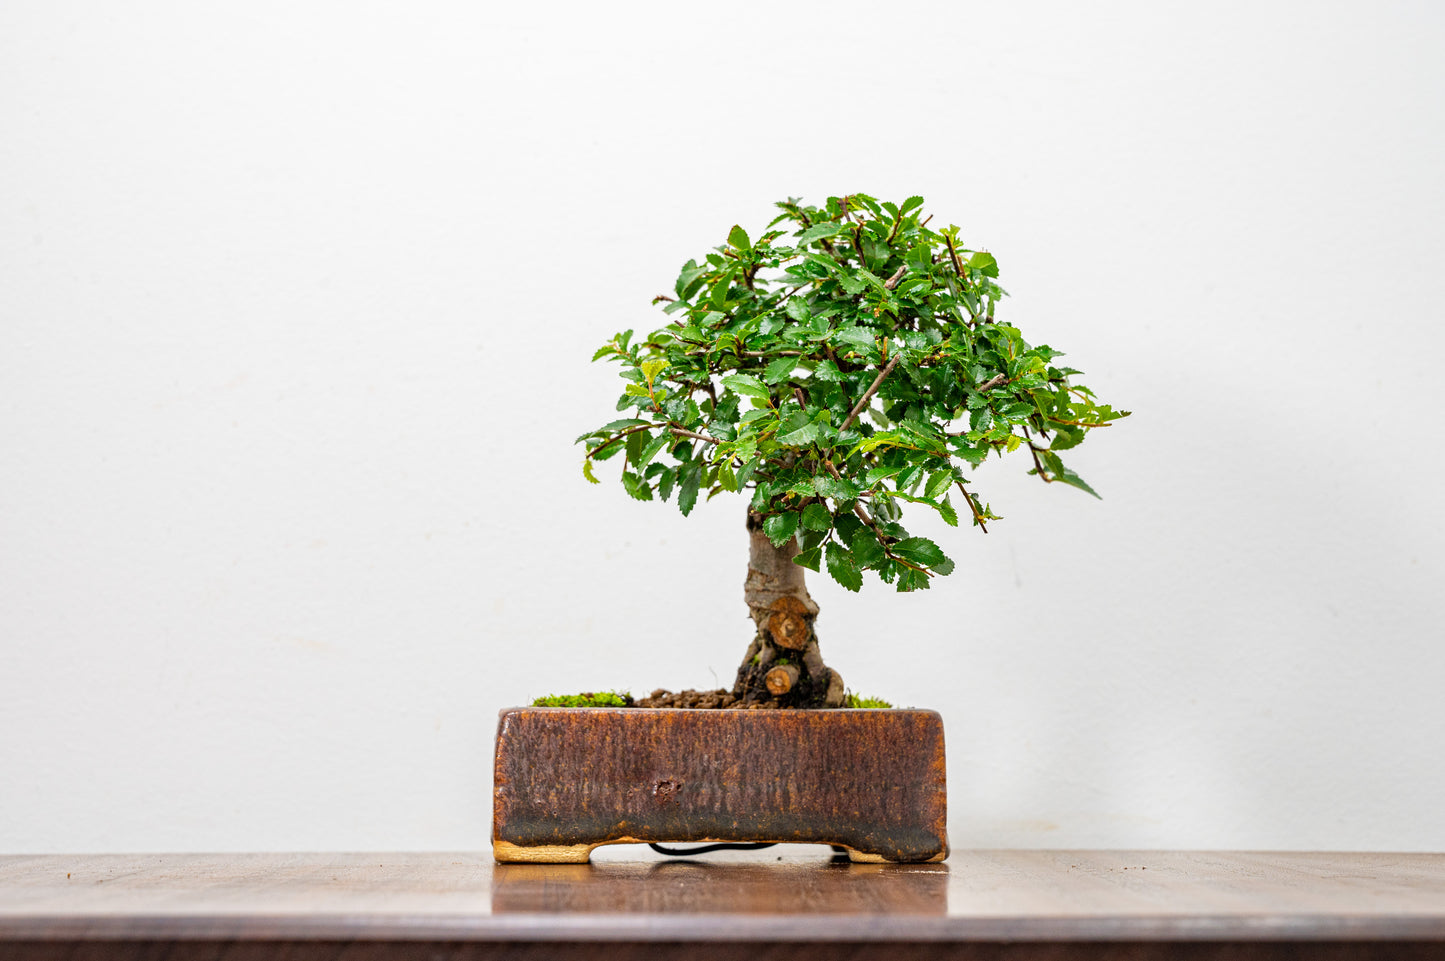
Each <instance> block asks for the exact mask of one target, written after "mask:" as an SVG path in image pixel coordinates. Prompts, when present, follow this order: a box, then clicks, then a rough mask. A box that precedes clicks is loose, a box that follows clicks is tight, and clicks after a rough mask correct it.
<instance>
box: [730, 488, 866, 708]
mask: <svg viewBox="0 0 1445 961" xmlns="http://www.w3.org/2000/svg"><path fill="white" fill-rule="evenodd" d="M748 539H749V541H750V544H749V548H750V549H749V553H748V579H747V581H746V582H745V583H744V585H743V598H744V599H745V600H746V601H747V604H748V610H749V611H751V612H752V615H753V624H754V625H756V627H757V634H756V636H754V637H753V643H752V645H751V646H750V647H749V648H748V653H747V655H746V656H745V657H744V658H743V663H742V665H741V666H740V667H739V668H738V677H737V681H736V682H735V683H734V684H733V694H734V695H735V696H736V697H737V698H738V700H739V701H741V702H742V703H743V704H750V703H762V702H768V701H776V702H777V703H778V704H779V705H781V706H784V707H840V706H842V704H843V698H844V693H843V679H842V678H841V677H839V676H838V672H837V671H834V670H833V669H831V668H829V667H828V666H826V665H825V664H824V663H823V656H822V655H821V654H819V653H818V638H817V636H816V635H815V634H814V633H813V621H814V619H815V618H817V616H818V605H817V604H816V603H814V601H813V599H812V598H811V597H809V596H808V588H807V585H806V584H804V582H803V574H804V571H805V568H802V567H799V566H798V565H797V564H794V563H793V558H794V557H795V556H797V553H798V545H797V542H796V541H793V540H791V539H790V540H789V541H788V542H787V543H786V544H784V545H783V546H782V547H774V546H773V544H772V541H770V540H768V537H767V535H766V534H764V533H763V523H762V517H761V515H759V514H756V513H754V512H752V511H748Z"/></svg>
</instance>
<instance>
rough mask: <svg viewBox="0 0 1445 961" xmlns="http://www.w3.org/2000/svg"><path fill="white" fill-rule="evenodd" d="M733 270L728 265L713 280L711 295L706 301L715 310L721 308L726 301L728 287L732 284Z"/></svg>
mask: <svg viewBox="0 0 1445 961" xmlns="http://www.w3.org/2000/svg"><path fill="white" fill-rule="evenodd" d="M733 272H734V270H733V268H732V267H729V268H728V269H727V270H726V271H724V272H723V275H722V276H721V277H719V278H718V279H717V280H715V281H713V287H712V296H711V297H709V298H708V302H709V303H711V304H712V306H713V308H714V309H716V310H722V309H723V305H724V304H726V303H727V302H728V288H729V287H731V286H732V282H733Z"/></svg>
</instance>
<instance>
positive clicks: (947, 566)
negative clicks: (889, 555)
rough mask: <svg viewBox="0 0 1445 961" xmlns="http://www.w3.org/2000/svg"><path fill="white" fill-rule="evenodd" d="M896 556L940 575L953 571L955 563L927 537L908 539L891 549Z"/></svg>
mask: <svg viewBox="0 0 1445 961" xmlns="http://www.w3.org/2000/svg"><path fill="white" fill-rule="evenodd" d="M889 550H891V551H892V552H893V553H894V554H896V555H897V556H899V557H901V558H903V559H904V560H905V561H908V562H910V563H912V564H917V565H918V566H919V567H927V568H930V569H931V570H934V571H937V572H938V573H939V574H949V573H951V572H952V571H953V561H951V560H949V558H948V555H947V554H945V553H943V551H942V550H941V549H940V548H939V546H938V545H937V544H935V543H933V541H931V540H929V539H928V538H926V537H908V538H904V539H903V540H901V541H899V542H898V543H896V544H894V545H893V546H892V547H891V548H889Z"/></svg>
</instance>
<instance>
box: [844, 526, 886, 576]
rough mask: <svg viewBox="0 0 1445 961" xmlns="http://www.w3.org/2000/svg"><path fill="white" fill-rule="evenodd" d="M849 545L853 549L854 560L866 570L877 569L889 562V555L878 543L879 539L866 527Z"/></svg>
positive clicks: (854, 536)
mask: <svg viewBox="0 0 1445 961" xmlns="http://www.w3.org/2000/svg"><path fill="white" fill-rule="evenodd" d="M848 543H849V544H851V545H852V547H853V560H854V561H856V562H857V564H858V566H859V567H860V568H862V569H864V570H870V569H872V568H876V567H877V566H878V565H880V564H882V563H883V562H884V561H886V560H888V555H887V554H885V553H884V552H883V545H882V544H879V543H878V538H877V537H875V536H874V535H873V532H872V531H870V530H869V529H868V528H866V527H865V528H863V529H862V530H860V531H859V532H858V533H857V534H855V535H853V539H852V540H851V541H849V542H848Z"/></svg>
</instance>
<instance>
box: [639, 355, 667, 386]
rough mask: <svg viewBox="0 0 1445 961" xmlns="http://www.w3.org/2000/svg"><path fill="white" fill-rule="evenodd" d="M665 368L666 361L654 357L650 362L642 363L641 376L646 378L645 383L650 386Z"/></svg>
mask: <svg viewBox="0 0 1445 961" xmlns="http://www.w3.org/2000/svg"><path fill="white" fill-rule="evenodd" d="M666 368H667V361H666V360H663V359H662V358H659V357H654V358H653V359H651V360H644V361H643V362H642V376H643V377H646V378H647V383H648V384H649V385H650V384H651V383H652V382H653V380H654V379H655V378H656V377H657V375H658V374H660V373H662V371H663V370H665V369H666Z"/></svg>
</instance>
